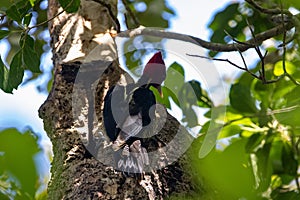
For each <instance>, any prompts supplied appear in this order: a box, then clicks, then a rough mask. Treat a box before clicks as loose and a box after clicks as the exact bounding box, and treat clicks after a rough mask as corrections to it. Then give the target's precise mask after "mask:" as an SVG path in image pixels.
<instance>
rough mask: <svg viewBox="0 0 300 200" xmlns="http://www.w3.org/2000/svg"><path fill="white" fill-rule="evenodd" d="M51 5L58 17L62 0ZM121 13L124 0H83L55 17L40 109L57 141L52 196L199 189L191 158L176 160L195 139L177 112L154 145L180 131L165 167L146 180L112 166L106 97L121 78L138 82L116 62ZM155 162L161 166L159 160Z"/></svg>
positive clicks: (128, 195) (160, 194)
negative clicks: (50, 75) (47, 86)
mask: <svg viewBox="0 0 300 200" xmlns="http://www.w3.org/2000/svg"><path fill="white" fill-rule="evenodd" d="M48 3H49V10H48V18H49V19H52V18H54V17H55V16H56V15H57V14H58V13H59V12H61V10H62V8H60V6H59V4H58V3H57V1H56V0H49V2H48ZM116 16H117V0H109V1H96V0H95V1H88V0H82V1H81V6H80V9H79V11H78V12H77V13H73V14H68V13H66V12H63V13H62V14H60V15H58V16H57V17H55V18H54V19H53V20H51V21H50V22H49V30H50V35H51V38H52V41H51V46H52V51H53V63H54V72H55V73H54V82H53V86H52V89H51V92H50V94H49V96H48V98H47V100H46V101H45V103H44V104H43V105H42V106H41V108H40V110H39V113H40V117H41V118H42V119H43V120H44V127H45V130H46V131H47V133H48V136H49V137H50V139H51V141H52V144H53V153H54V159H53V161H52V167H51V181H50V183H49V187H48V198H49V199H54V200H57V199H147V198H148V199H164V198H166V197H168V196H170V195H172V194H181V195H184V194H188V193H190V192H191V191H193V189H194V187H193V185H192V184H191V175H190V174H189V173H187V172H188V170H187V168H184V167H188V165H187V164H188V159H187V156H186V155H183V156H180V158H178V159H176V160H175V159H172V156H173V157H174V158H177V157H179V155H176V152H177V151H178V149H177V147H180V144H179V143H189V142H190V141H191V137H190V136H189V134H188V133H187V132H186V131H184V129H183V128H182V127H181V126H180V125H179V123H178V122H177V121H176V120H175V119H174V118H173V117H172V116H170V115H167V121H166V123H165V124H164V127H163V128H162V129H161V131H160V132H159V134H158V135H157V136H156V140H157V142H156V144H155V145H152V146H151V144H149V148H150V149H151V148H152V150H153V151H154V150H157V149H158V147H157V146H159V147H160V146H163V145H164V144H168V143H169V142H170V141H171V140H173V139H174V138H175V137H176V134H177V136H178V131H179V130H180V131H179V132H180V134H179V137H180V140H177V141H175V142H174V144H173V145H172V146H171V147H170V148H169V149H168V153H166V152H163V148H159V150H161V151H160V153H158V158H162V157H163V159H164V163H165V164H164V165H163V167H158V168H156V169H154V168H153V169H152V170H151V171H149V172H147V173H145V174H144V175H143V178H142V180H141V179H139V178H137V177H135V176H133V177H131V176H127V175H125V174H123V173H122V172H118V171H116V170H114V168H113V167H112V166H111V163H112V162H113V161H112V157H111V153H112V150H111V147H110V146H109V142H108V141H107V139H106V136H105V134H104V133H105V130H104V128H103V124H102V106H103V99H104V96H105V94H106V92H107V90H108V88H109V87H110V86H111V85H114V84H115V83H116V82H117V81H119V79H120V77H125V79H126V80H127V82H128V81H132V80H130V77H128V76H126V75H125V76H123V75H124V71H123V70H122V69H121V68H120V67H119V64H118V60H117V53H116V52H117V49H116V45H115V43H114V40H113V37H114V36H115V35H116V31H118V29H119V27H118V22H117V21H116ZM183 146H184V145H183ZM172 148H173V149H172ZM183 151H184V150H183ZM166 160H169V161H166ZM153 162H156V164H157V165H159V164H158V162H159V160H155V161H153Z"/></svg>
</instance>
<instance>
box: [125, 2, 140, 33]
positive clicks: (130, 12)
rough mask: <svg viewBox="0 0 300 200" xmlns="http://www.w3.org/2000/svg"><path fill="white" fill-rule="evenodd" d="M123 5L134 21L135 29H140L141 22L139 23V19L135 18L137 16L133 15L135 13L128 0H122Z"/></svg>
mask: <svg viewBox="0 0 300 200" xmlns="http://www.w3.org/2000/svg"><path fill="white" fill-rule="evenodd" d="M122 3H123V5H124V6H125V9H126V11H127V12H128V14H129V16H130V17H131V19H132V21H133V23H134V25H135V27H139V26H140V22H139V20H138V18H137V17H136V16H135V14H134V13H133V11H132V10H131V9H130V7H129V5H128V2H127V0H122ZM127 27H128V26H127ZM128 28H129V27H128Z"/></svg>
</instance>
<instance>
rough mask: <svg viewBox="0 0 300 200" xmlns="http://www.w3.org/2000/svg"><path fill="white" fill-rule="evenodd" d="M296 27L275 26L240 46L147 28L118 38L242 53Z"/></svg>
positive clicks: (292, 25) (128, 31)
mask: <svg viewBox="0 0 300 200" xmlns="http://www.w3.org/2000/svg"><path fill="white" fill-rule="evenodd" d="M293 27H294V24H293V23H292V22H288V23H286V24H280V25H277V26H275V27H274V28H271V29H269V30H267V31H264V32H262V33H259V34H257V35H255V39H254V38H252V39H249V40H247V41H245V42H242V43H239V44H221V43H213V42H208V41H205V40H202V39H200V38H197V37H194V36H190V35H185V34H180V33H175V32H169V31H165V30H159V29H153V28H147V27H143V26H140V27H138V28H136V29H132V30H127V31H123V32H120V33H119V34H118V37H126V38H128V37H136V36H140V35H144V36H153V37H159V38H165V39H175V40H181V41H184V42H189V43H192V44H196V45H199V46H201V47H203V48H205V49H209V50H211V51H218V52H230V51H236V50H237V49H238V50H239V51H241V52H243V51H246V50H248V49H250V48H253V45H259V44H261V43H262V42H263V41H265V40H267V39H270V38H272V37H274V36H278V35H280V34H282V33H284V31H286V30H290V29H292V28H293Z"/></svg>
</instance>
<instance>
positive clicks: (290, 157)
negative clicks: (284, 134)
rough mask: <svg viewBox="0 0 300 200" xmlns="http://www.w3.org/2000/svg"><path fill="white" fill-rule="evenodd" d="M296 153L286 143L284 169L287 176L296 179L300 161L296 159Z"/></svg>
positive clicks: (284, 147)
mask: <svg viewBox="0 0 300 200" xmlns="http://www.w3.org/2000/svg"><path fill="white" fill-rule="evenodd" d="M294 156H295V155H294V151H293V148H292V146H291V145H290V144H288V143H287V142H286V141H285V142H284V143H283V148H282V154H281V160H282V167H283V169H284V172H285V173H286V174H289V175H291V176H294V177H296V176H297V169H298V161H297V160H296V159H295V157H294Z"/></svg>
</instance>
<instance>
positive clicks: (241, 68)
mask: <svg viewBox="0 0 300 200" xmlns="http://www.w3.org/2000/svg"><path fill="white" fill-rule="evenodd" d="M186 55H187V56H192V57H198V58H204V59H207V60H215V61H222V62H227V63H229V64H231V65H232V66H234V67H236V68H238V69H240V70H243V71H246V72H248V73H249V74H251V76H253V77H255V78H257V79H260V77H259V76H257V75H256V74H254V73H253V72H251V71H250V70H248V68H244V67H241V66H239V65H237V64H235V63H234V62H232V61H230V60H229V59H222V58H211V57H207V56H201V55H193V54H186Z"/></svg>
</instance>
